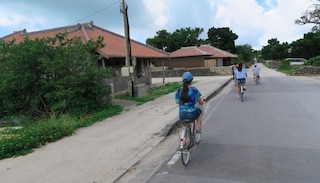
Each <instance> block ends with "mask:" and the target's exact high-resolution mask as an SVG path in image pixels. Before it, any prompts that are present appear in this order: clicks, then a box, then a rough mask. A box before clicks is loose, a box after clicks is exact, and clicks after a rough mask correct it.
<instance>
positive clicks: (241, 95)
mask: <svg viewBox="0 0 320 183" xmlns="http://www.w3.org/2000/svg"><path fill="white" fill-rule="evenodd" d="M240 97H241V102H243V92H242V93H241V94H240Z"/></svg>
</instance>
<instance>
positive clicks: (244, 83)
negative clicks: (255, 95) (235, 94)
mask: <svg viewBox="0 0 320 183" xmlns="http://www.w3.org/2000/svg"><path fill="white" fill-rule="evenodd" d="M242 83H243V84H242V86H243V90H246V79H243V81H242Z"/></svg>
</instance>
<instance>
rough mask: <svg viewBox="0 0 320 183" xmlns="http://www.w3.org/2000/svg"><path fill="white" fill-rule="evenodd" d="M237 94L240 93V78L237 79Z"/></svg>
mask: <svg viewBox="0 0 320 183" xmlns="http://www.w3.org/2000/svg"><path fill="white" fill-rule="evenodd" d="M237 94H238V97H239V95H240V80H238V81H237Z"/></svg>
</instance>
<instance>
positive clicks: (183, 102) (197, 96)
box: [175, 72, 205, 132]
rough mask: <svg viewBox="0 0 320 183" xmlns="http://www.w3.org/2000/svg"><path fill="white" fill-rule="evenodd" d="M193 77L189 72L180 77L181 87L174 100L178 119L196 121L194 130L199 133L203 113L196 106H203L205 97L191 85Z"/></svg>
mask: <svg viewBox="0 0 320 183" xmlns="http://www.w3.org/2000/svg"><path fill="white" fill-rule="evenodd" d="M192 80H193V76H192V74H191V73H190V72H185V73H184V74H183V75H182V81H183V86H182V88H179V89H178V90H177V92H176V94H175V100H176V102H177V103H178V104H179V118H180V119H181V120H182V119H192V120H197V124H196V130H197V131H198V132H200V130H201V129H200V125H201V122H202V116H203V112H202V110H201V109H200V108H199V107H196V104H197V103H199V104H200V105H203V104H204V101H205V97H203V96H202V95H201V93H200V91H199V90H198V89H197V88H196V87H194V86H191V85H192Z"/></svg>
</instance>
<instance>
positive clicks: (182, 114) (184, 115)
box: [179, 108, 202, 120]
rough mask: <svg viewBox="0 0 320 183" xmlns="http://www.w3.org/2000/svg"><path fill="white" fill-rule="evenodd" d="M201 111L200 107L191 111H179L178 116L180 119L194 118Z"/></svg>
mask: <svg viewBox="0 0 320 183" xmlns="http://www.w3.org/2000/svg"><path fill="white" fill-rule="evenodd" d="M201 113H202V110H201V109H200V108H197V109H196V110H194V111H193V112H180V113H179V118H180V120H182V119H192V120H195V119H197V118H198V117H199V116H200V114H201Z"/></svg>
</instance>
